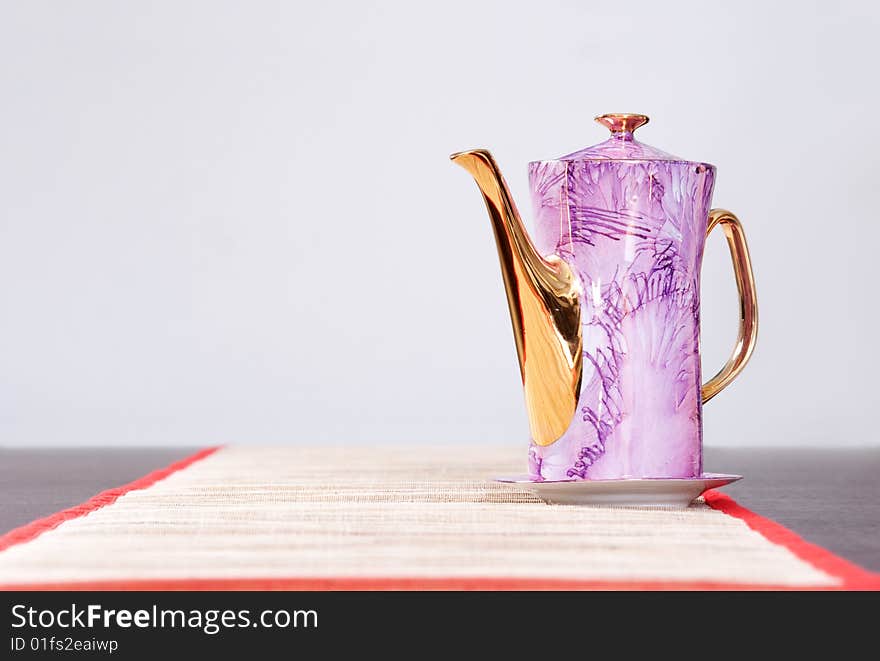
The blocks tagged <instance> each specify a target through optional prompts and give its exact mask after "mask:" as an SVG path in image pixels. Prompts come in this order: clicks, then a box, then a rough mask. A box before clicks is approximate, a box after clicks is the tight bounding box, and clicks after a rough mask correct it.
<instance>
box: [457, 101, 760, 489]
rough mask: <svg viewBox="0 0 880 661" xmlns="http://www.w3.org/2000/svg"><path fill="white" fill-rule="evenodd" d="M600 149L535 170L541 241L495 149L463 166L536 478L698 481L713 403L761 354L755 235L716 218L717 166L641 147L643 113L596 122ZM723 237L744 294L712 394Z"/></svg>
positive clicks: (460, 157)
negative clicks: (706, 408) (483, 214)
mask: <svg viewBox="0 0 880 661" xmlns="http://www.w3.org/2000/svg"><path fill="white" fill-rule="evenodd" d="M596 121H598V122H599V123H600V124H602V125H603V126H605V127H606V128H607V129H608V130H609V131H610V132H611V135H610V137H609V138H608V139H607V140H605V141H604V142H601V143H599V144H597V145H594V146H591V147H587V148H585V149H581V150H580V151H576V152H574V153H571V154H568V155H566V156H562V157H560V158H557V159H553V160H546V161H534V162H532V163H530V164H529V167H528V174H529V186H530V192H531V198H532V206H533V209H534V218H535V227H534V230H535V231H534V235H533V236H530V235H529V233H528V232H527V231H526V229H525V226H524V225H523V221H522V219H521V217H520V215H519V212H518V211H517V207H516V205H515V204H514V201H513V198H512V197H511V194H510V191H509V189H508V187H507V184H506V183H505V181H504V178H503V177H502V175H501V171H500V170H499V168H498V165H497V164H496V162H495V160H494V158H493V157H492V155H491V154H490V153H489V151H487V150H484V149H475V150H471V151H464V152H459V153H456V154H453V155H452V156H451V159H452V160H453V161H454V162H455V163H457V164H458V165H460V166H461V167H463V168H464V169H465V170H467V171H468V172H469V173H470V174H471V175H472V176H473V178H474V179H475V180H476V183H477V186H478V187H479V189H480V192H481V193H482V195H483V199H484V200H485V203H486V207H487V209H488V212H489V217H490V219H491V222H492V229H493V230H494V234H495V240H496V243H497V247H498V256H499V258H500V261H501V273H502V278H503V281H504V288H505V291H506V294H507V303H508V307H509V309H510V318H511V322H512V324H513V334H514V340H515V344H516V351H517V356H518V358H519V366H520V372H521V375H522V382H523V389H524V392H525V403H526V411H527V414H528V421H529V428H530V432H531V433H530V436H531V440H530V444H529V451H528V465H529V475H530V478H531V479H534V480H607V479H642V478H697V477H699V476H700V475H701V474H702V471H703V466H702V444H703V429H702V411H703V408H702V407H703V404H704V403H705V402H707V401H709V400H710V399H712V398H713V397H714V396H715V395H717V394H718V393H719V392H720V391H721V390H723V389H724V388H725V387H726V386H727V385H729V384H730V383H731V381H733V379H734V378H736V376H737V375H738V374H739V373H740V372H741V371H742V369H743V368H744V367H745V365H746V363H747V362H748V360H749V357H750V356H751V354H752V351H753V350H754V347H755V341H756V339H757V330H758V311H757V299H756V293H755V281H754V275H753V273H752V266H751V260H750V257H749V250H748V245H747V244H746V239H745V234H744V231H743V227H742V225H741V223H740V221H739V220H738V219H737V217H736V216H735V215H734V214H732V213H731V212H729V211H725V210H723V209H710V204H711V198H712V189H713V185H714V183H715V166H713V165H710V164H708V163H703V162H698V161H689V160H686V159H683V158H679V157H677V156H673V155H671V154H668V153H666V152H663V151H661V150H659V149H656V148H654V147H651V146H649V145H647V144H644V143H642V142H639V141H638V140H636V139H635V137H634V132H635V130H636V129H638V128H639V127H640V126H642V125H644V124H646V123H647V122H648V117H646V116H645V115H637V114H607V115H601V116H599V117H597V118H596ZM716 227H721V228H722V230H723V231H724V235H725V237H726V238H727V243H728V247H729V249H730V255H731V258H732V260H733V266H734V275H735V278H736V284H737V290H738V292H739V299H740V320H739V334H738V339H737V341H736V345H735V347H734V349H733V352H732V354H731V356H730V358H729V360H728V361H727V363H726V364H725V365H724V367H723V368H722V369H721V370H720V371H719V372H718V373H717V374H716V375H715V376H713V377H712V378H711V379H709V380H708V381H707V382H706V383H702V384H701V364H700V268H701V264H702V258H703V248H704V245H705V240H706V236H707V235H708V234H709V233H710V232H711V231H712V230H713V229H715V228H716Z"/></svg>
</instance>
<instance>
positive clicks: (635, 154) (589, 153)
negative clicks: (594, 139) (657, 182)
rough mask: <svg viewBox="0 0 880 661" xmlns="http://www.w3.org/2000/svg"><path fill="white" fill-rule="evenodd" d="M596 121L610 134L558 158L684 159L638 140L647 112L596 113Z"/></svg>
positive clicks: (682, 160)
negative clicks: (637, 131)
mask: <svg viewBox="0 0 880 661" xmlns="http://www.w3.org/2000/svg"><path fill="white" fill-rule="evenodd" d="M596 121H597V122H599V123H600V124H601V125H602V126H604V127H605V128H607V129H608V130H609V131H611V137H610V138H608V139H607V140H605V141H604V142H600V143H599V144H597V145H593V146H591V147H586V148H584V149H581V150H580V151H576V152H574V153H572V154H567V155H566V156H561V157H559V158H558V159H556V160H558V161H678V162H685V163H686V162H688V161H687V159H684V158H679V157H678V156H673V155H672V154H668V153H666V152H665V151H660V150H659V149H657V148H655V147H652V146H650V145H646V144H645V143H643V142H639V141H638V140H636V139H635V138H634V137H633V133H634V132H635V130H636V129H637V128H639V127H640V126H644V125H645V124H647V123H648V116H647V115H634V114H629V113H611V114H607V115H599V116H598V117H596Z"/></svg>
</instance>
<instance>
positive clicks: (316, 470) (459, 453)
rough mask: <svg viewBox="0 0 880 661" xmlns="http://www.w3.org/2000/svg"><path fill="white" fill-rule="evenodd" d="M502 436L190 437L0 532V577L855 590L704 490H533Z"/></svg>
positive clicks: (866, 576)
mask: <svg viewBox="0 0 880 661" xmlns="http://www.w3.org/2000/svg"><path fill="white" fill-rule="evenodd" d="M521 462H522V453H521V452H519V451H518V450H517V449H516V448H510V449H499V448H483V449H476V450H475V449H472V448H468V449H463V448H320V449H319V448H297V447H288V448H280V447H272V448H251V447H248V448H245V447H224V448H219V449H209V450H204V451H202V452H200V453H198V454H196V455H194V456H192V457H190V458H188V459H185V460H183V461H181V462H178V463H176V464H174V465H172V466H169V467H168V468H166V469H163V470H161V471H157V472H155V473H152V474H150V475H147V476H145V477H144V478H142V479H140V480H138V481H136V482H133V483H132V484H129V485H126V486H123V487H119V488H117V489H111V490H109V491H106V492H103V493H101V494H99V495H98V496H96V497H95V498H93V499H91V500H90V501H88V502H86V503H83V504H82V505H80V506H78V507H74V508H71V509H69V510H65V511H63V512H59V513H57V514H55V515H52V516H50V517H47V518H45V519H41V520H38V521H35V522H33V523H31V524H28V525H26V526H23V527H21V528H18V529H16V530H13V531H11V532H9V533H7V534H6V535H4V536H2V537H0V587H2V588H3V589H17V588H26V589H77V588H82V589H138V588H140V589H236V588H242V589H263V588H267V589H270V588H274V589H407V588H416V589H425V588H439V589H544V588H549V589H712V588H718V589H841V588H842V589H858V588H874V589H876V588H880V575H877V574H873V573H871V572H867V571H865V570H863V569H861V568H859V567H856V566H855V565H853V564H851V563H849V562H847V561H846V560H843V559H842V558H839V557H837V556H835V555H833V554H832V553H830V552H828V551H826V550H824V549H821V548H819V547H816V546H814V545H812V544H809V543H807V542H805V541H803V540H802V539H800V538H799V537H797V536H796V535H795V534H794V533H792V532H790V531H789V530H787V529H785V528H783V527H782V526H780V525H778V524H776V523H774V522H772V521H769V520H767V519H764V518H762V517H760V516H759V515H757V514H754V513H752V512H750V511H748V510H746V509H744V508H742V507H740V506H739V505H737V504H736V503H735V502H734V501H733V500H731V499H730V498H729V497H727V496H725V495H723V494H722V493H720V492H709V493H708V494H707V495H706V497H705V499H704V500H703V501H700V502H698V503H695V504H694V505H692V506H691V507H690V508H688V509H686V510H662V509H640V508H624V507H621V508H593V507H573V506H560V505H553V506H550V505H545V504H543V503H542V502H540V501H538V500H537V499H535V498H534V497H533V496H530V495H528V494H524V493H521V492H519V491H517V490H516V489H514V488H513V487H511V486H508V485H502V484H497V483H494V482H492V481H490V480H488V479H487V478H489V477H491V476H492V475H496V474H503V473H516V472H518V471H519V470H520V469H521V465H520V464H521Z"/></svg>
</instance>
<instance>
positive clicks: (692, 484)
mask: <svg viewBox="0 0 880 661" xmlns="http://www.w3.org/2000/svg"><path fill="white" fill-rule="evenodd" d="M741 479H742V475H724V474H722V473H703V475H702V476H701V477H691V478H649V479H636V480H541V481H538V480H535V479H534V478H531V477H529V476H528V475H515V476H512V477H498V478H495V481H496V482H503V483H504V484H512V485H515V486H517V487H519V488H520V489H524V490H525V491H528V492H529V493H533V494H534V495H536V496H537V497H538V498H540V499H541V500H543V501H544V502H545V503H550V504H554V505H604V506H612V505H628V506H634V507H677V508H684V507H687V506H688V505H690V503H691V502H693V501H694V500H695V499H696V498H698V497H699V496H700V495H702V493H703V492H704V491H707V490H708V489H717V488H718V487H723V486H724V485H725V484H730V483H731V482H736V481H737V480H741Z"/></svg>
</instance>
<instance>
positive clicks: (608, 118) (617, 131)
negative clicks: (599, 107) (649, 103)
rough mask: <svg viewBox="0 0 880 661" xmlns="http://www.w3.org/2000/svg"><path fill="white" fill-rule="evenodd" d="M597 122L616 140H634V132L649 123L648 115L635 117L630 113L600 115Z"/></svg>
mask: <svg viewBox="0 0 880 661" xmlns="http://www.w3.org/2000/svg"><path fill="white" fill-rule="evenodd" d="M596 121H597V122H599V123H600V124H601V125H602V126H604V127H605V128H607V129H608V130H609V131H611V135H612V136H613V137H615V138H622V139H624V140H632V135H633V131H635V130H636V129H637V128H639V127H640V126H644V125H645V124H647V123H648V116H647V115H633V114H629V113H610V114H607V115H599V116H598V117H596Z"/></svg>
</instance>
